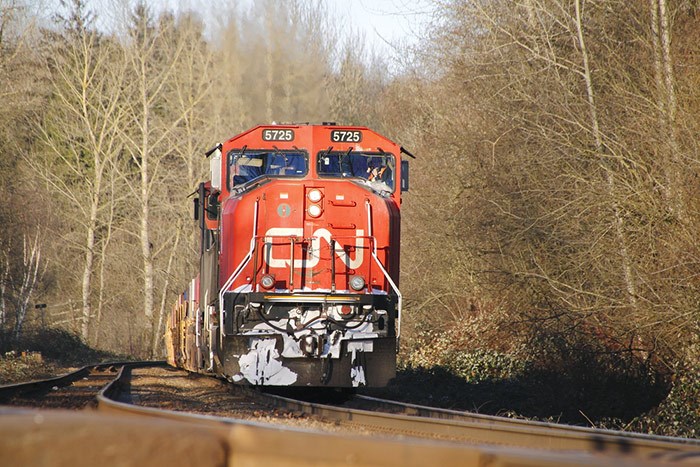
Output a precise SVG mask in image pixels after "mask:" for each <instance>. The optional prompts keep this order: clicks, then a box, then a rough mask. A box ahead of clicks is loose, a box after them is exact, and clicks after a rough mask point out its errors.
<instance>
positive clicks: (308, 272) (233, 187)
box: [166, 123, 412, 387]
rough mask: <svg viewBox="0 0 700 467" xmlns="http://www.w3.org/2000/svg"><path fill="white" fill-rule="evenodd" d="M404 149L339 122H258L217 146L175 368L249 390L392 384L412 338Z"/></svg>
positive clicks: (198, 214) (183, 302) (179, 323)
mask: <svg viewBox="0 0 700 467" xmlns="http://www.w3.org/2000/svg"><path fill="white" fill-rule="evenodd" d="M402 154H407V155H409V156H410V153H408V151H406V150H404V149H403V148H401V147H400V146H398V145H397V144H396V143H394V142H392V141H390V140H388V139H386V138H384V137H383V136H381V135H379V134H377V133H375V132H374V131H372V130H370V129H368V128H365V127H343V126H336V125H335V124H332V123H324V124H322V125H265V126H258V127H255V128H253V129H251V130H248V131H246V132H244V133H241V134H240V135H238V136H235V137H233V138H231V139H230V140H228V141H226V142H224V143H222V144H219V145H218V146H216V147H215V148H214V149H212V150H211V151H209V152H208V153H207V155H208V157H210V162H211V180H210V181H208V182H205V183H201V184H200V186H199V196H198V198H197V199H196V200H195V218H197V219H198V220H199V227H200V230H201V242H200V245H201V248H200V253H201V255H200V266H199V274H198V276H197V277H196V278H195V279H194V280H193V281H192V284H191V285H190V287H189V289H188V290H187V291H186V292H185V293H184V294H183V295H182V296H181V297H180V300H179V301H178V304H177V306H176V307H175V309H174V310H173V313H172V315H171V319H170V320H169V326H168V330H167V332H166V343H167V348H168V359H169V362H170V363H171V364H172V365H177V366H181V367H183V368H186V369H188V370H191V371H199V372H212V373H216V374H218V375H221V376H224V377H226V378H227V379H229V380H230V381H233V382H236V383H241V384H252V385H270V386H291V385H294V386H329V387H357V386H364V385H366V386H383V385H385V384H387V382H388V381H389V380H390V379H391V378H393V377H394V375H395V373H396V348H397V344H398V338H399V335H400V329H401V327H400V316H401V293H400V292H399V289H398V284H399V236H400V205H401V192H402V191H405V190H406V189H407V188H408V163H407V161H405V160H404V161H401V155H402ZM411 157H412V156H411Z"/></svg>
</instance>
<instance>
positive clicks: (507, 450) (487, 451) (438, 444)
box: [97, 368, 657, 467]
mask: <svg viewBox="0 0 700 467" xmlns="http://www.w3.org/2000/svg"><path fill="white" fill-rule="evenodd" d="M130 373H131V368H122V369H121V370H120V372H119V375H118V376H117V378H115V379H114V380H113V381H112V382H111V383H110V384H109V385H107V386H105V387H104V388H103V389H102V391H100V394H99V395H98V396H97V399H98V407H97V408H98V410H99V411H101V412H104V413H107V414H112V415H118V416H135V417H133V418H134V419H141V420H143V419H149V418H153V419H165V420H168V421H171V422H184V423H182V424H181V426H183V436H182V438H180V439H181V440H183V441H185V440H186V439H187V434H190V435H192V434H198V433H199V432H198V430H197V429H196V428H193V427H197V426H198V427H199V428H200V429H201V430H205V432H206V433H208V435H207V436H208V437H209V438H210V439H220V440H222V441H221V442H223V443H225V444H226V448H225V452H226V453H227V456H228V457H227V459H228V463H227V464H226V465H238V464H246V465H280V466H286V465H290V466H299V465H348V464H349V465H356V466H364V465H386V466H424V465H435V464H437V465H441V466H444V467H446V466H451V465H467V466H470V465H474V466H483V465H503V466H506V465H528V466H535V465H538V466H568V465H576V466H579V465H616V466H617V465H629V466H632V465H634V466H637V465H657V464H656V463H655V462H650V461H647V460H644V459H641V460H640V459H636V458H619V457H608V456H605V455H600V454H594V453H587V452H580V451H578V452H577V451H568V452H557V451H551V450H548V449H543V448H542V447H540V448H538V449H523V448H519V447H512V446H494V445H483V444H482V445H479V444H474V443H455V442H449V441H444V440H435V439H420V438H413V437H412V438H406V437H398V438H397V437H387V436H382V435H379V436H361V435H347V434H338V433H323V432H319V431H314V430H308V429H303V428H294V427H281V426H277V425H271V424H267V423H261V422H255V421H248V420H237V419H232V418H225V417H217V416H211V415H201V414H192V413H186V412H175V411H170V410H163V409H155V408H150V407H142V406H136V405H132V404H131V403H129V402H128V399H129V396H128V395H125V394H124V393H125V392H128V387H129V384H130V383H129V379H130ZM250 394H251V395H252V396H255V395H257V396H260V394H261V393H259V392H258V391H255V390H250ZM267 396H268V395H264V396H260V397H263V398H265V401H266V403H270V402H271V400H270V399H268V398H267ZM120 399H122V400H120ZM275 399H277V397H275ZM282 399H284V398H278V399H277V400H278V401H281V400H282ZM289 401H292V400H291V399H289ZM293 402H295V403H300V401H293ZM302 404H304V403H302ZM278 405H279V404H278ZM312 405H316V404H312ZM177 425H180V424H177ZM184 427H186V428H184Z"/></svg>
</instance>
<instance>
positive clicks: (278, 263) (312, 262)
mask: <svg viewBox="0 0 700 467" xmlns="http://www.w3.org/2000/svg"><path fill="white" fill-rule="evenodd" d="M364 234H365V231H364V230H361V229H358V230H356V231H355V235H356V236H357V238H356V239H355V259H352V258H350V255H348V254H347V253H346V252H345V250H344V249H343V246H342V245H339V244H338V242H336V244H335V254H336V255H337V256H338V258H340V259H341V260H342V261H343V263H345V265H346V266H347V267H348V268H349V269H357V268H359V267H360V266H361V265H362V261H363V258H364V246H365V239H364V238H363V236H364ZM303 235H304V229H302V228H298V229H295V228H286V227H272V228H271V229H269V230H268V231H267V232H265V243H266V248H265V249H264V257H265V262H266V263H267V264H268V265H269V266H270V267H271V268H284V267H288V266H289V265H290V264H291V262H292V261H291V252H290V251H289V250H287V251H288V254H289V255H290V256H288V257H287V258H274V257H273V256H272V244H274V243H275V241H279V240H280V239H279V237H285V238H287V237H301V236H303ZM275 237H277V238H275ZM321 239H323V240H324V241H325V242H326V243H328V244H329V245H330V243H331V233H330V232H329V231H328V230H326V229H318V230H316V231H315V232H314V233H313V235H312V240H311V245H309V248H308V249H307V255H306V258H301V259H295V260H294V268H308V269H311V268H313V267H315V266H316V265H317V264H318V261H319V259H320V252H321ZM278 251H279V249H278Z"/></svg>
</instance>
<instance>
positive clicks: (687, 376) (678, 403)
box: [623, 364, 700, 438]
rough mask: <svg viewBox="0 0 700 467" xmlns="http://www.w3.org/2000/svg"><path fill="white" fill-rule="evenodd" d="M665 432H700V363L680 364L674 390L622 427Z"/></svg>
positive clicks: (685, 434)
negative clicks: (647, 411)
mask: <svg viewBox="0 0 700 467" xmlns="http://www.w3.org/2000/svg"><path fill="white" fill-rule="evenodd" d="M623 428H626V429H630V430H634V431H640V432H644V433H652V434H657V435H665V436H682V437H687V438H696V437H698V435H699V434H700V365H680V364H679V365H678V366H677V367H676V368H675V369H674V378H673V382H672V387H671V391H670V392H669V394H668V396H667V397H666V399H664V400H663V401H662V402H661V404H659V406H658V407H656V408H655V409H653V410H651V411H650V412H649V413H646V414H644V415H642V416H640V417H638V418H636V419H634V420H633V421H632V422H630V423H629V424H628V425H627V426H625V427H623Z"/></svg>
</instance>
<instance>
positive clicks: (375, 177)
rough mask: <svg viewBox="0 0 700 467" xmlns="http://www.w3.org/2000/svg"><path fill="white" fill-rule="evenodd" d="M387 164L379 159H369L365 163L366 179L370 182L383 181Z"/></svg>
mask: <svg viewBox="0 0 700 467" xmlns="http://www.w3.org/2000/svg"><path fill="white" fill-rule="evenodd" d="M386 169H387V166H386V165H384V164H382V162H381V161H377V160H370V161H369V162H368V163H367V180H369V181H370V182H383V181H385V180H386V176H387V175H388V174H387V171H386Z"/></svg>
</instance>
